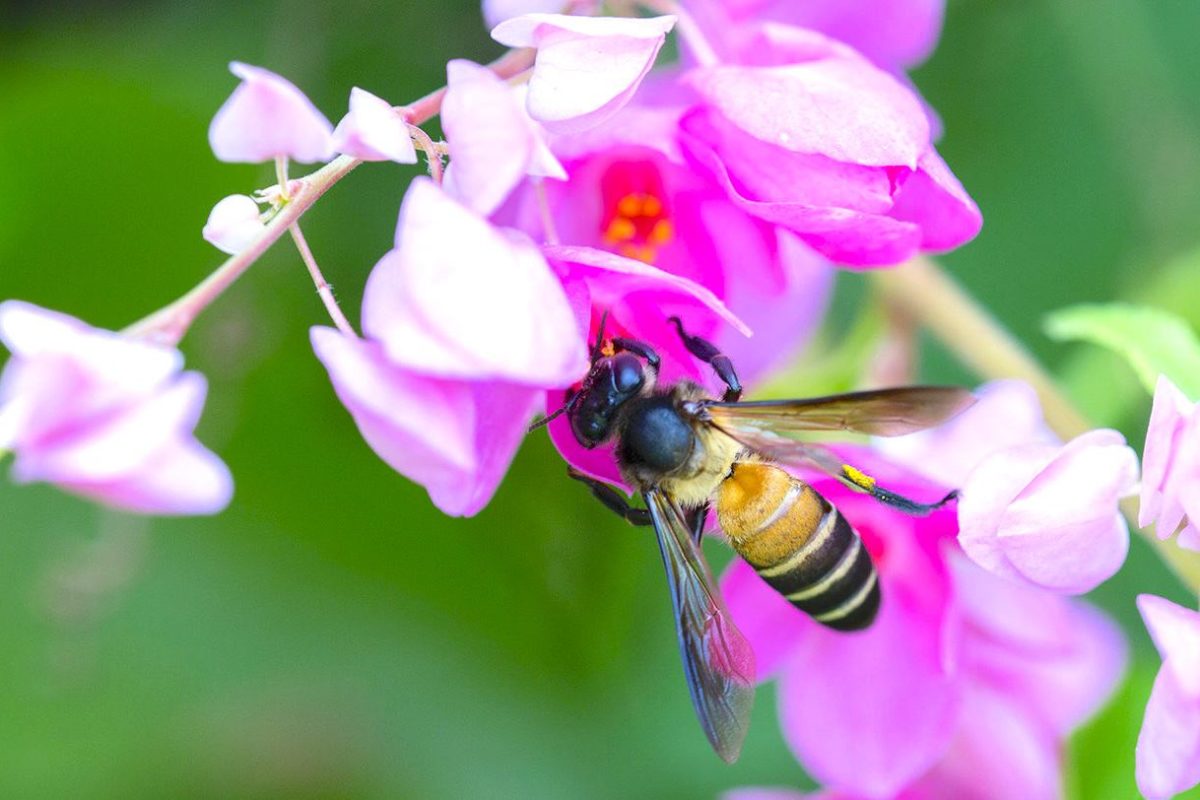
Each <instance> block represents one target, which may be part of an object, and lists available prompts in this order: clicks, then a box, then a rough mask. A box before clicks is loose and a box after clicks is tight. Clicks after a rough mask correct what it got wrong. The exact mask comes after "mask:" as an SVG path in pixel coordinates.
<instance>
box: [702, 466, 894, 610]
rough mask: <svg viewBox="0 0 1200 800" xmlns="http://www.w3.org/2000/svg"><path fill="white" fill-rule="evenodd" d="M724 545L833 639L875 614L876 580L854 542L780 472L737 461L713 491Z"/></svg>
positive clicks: (804, 487) (799, 484) (824, 506)
mask: <svg viewBox="0 0 1200 800" xmlns="http://www.w3.org/2000/svg"><path fill="white" fill-rule="evenodd" d="M717 516H718V518H719V520H720V523H721V529H722V530H723V531H725V535H727V536H728V537H729V541H730V544H732V545H733V548H734V549H735V550H737V552H738V554H739V555H740V556H741V557H742V558H744V559H745V560H746V561H747V562H748V563H749V564H750V566H752V567H754V569H755V571H757V572H758V574H759V575H761V576H762V578H763V579H764V580H765V581H766V582H767V583H768V584H770V585H771V587H772V588H774V589H775V590H776V591H778V592H779V593H780V594H782V595H783V596H784V597H786V598H787V599H788V600H790V601H791V602H792V604H793V605H794V606H796V607H797V608H799V609H800V610H801V611H804V612H805V613H806V614H809V615H810V616H812V618H813V619H815V620H817V621H818V622H820V623H822V624H824V625H828V626H829V627H830V628H835V629H837V630H840V631H856V630H861V629H863V628H865V627H867V626H868V625H870V624H871V622H872V620H874V619H875V614H876V612H877V611H878V610H879V578H878V575H877V574H876V572H875V566H874V565H873V564H872V563H871V556H870V554H868V553H867V548H866V547H864V546H863V543H862V540H861V539H859V538H858V534H856V533H855V532H854V529H853V528H851V527H850V523H848V522H846V518H845V517H843V516H842V515H841V514H840V513H839V512H838V510H837V509H836V508H834V507H833V506H832V505H830V504H829V501H828V500H826V499H825V498H824V497H822V496H821V495H819V494H817V493H816V492H815V491H813V489H812V487H810V486H809V485H808V484H806V483H804V482H803V481H801V480H798V479H796V478H794V477H792V476H791V475H789V474H788V473H787V472H785V471H784V470H782V469H780V468H779V467H776V466H772V465H771V464H764V463H761V462H754V461H740V462H738V463H736V464H735V465H734V467H733V470H732V472H731V473H730V475H729V477H728V478H726V479H725V481H724V482H723V483H722V484H721V486H720V488H719V489H718V490H717Z"/></svg>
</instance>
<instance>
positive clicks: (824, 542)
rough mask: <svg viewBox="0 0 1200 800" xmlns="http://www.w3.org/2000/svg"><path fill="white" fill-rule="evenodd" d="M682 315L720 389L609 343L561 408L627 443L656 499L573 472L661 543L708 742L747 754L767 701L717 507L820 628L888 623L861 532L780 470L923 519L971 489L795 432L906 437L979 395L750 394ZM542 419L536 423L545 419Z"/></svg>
mask: <svg viewBox="0 0 1200 800" xmlns="http://www.w3.org/2000/svg"><path fill="white" fill-rule="evenodd" d="M670 321H671V322H672V323H673V324H674V325H675V327H676V329H677V331H678V332H679V336H680V337H681V339H682V340H683V343H684V345H685V347H686V348H687V350H688V352H690V353H691V354H692V355H693V356H695V357H696V358H698V359H700V360H702V361H704V362H706V363H707V364H709V365H710V366H711V367H712V368H713V369H714V371H715V372H716V374H717V376H718V377H719V378H720V379H721V380H722V382H723V383H724V384H725V385H726V387H727V388H726V391H725V393H724V396H723V397H722V398H721V399H719V400H718V399H717V398H715V397H713V396H712V395H710V394H709V393H708V392H707V391H705V389H704V388H703V387H701V386H699V385H698V384H696V383H693V382H691V381H679V382H678V383H675V384H673V385H670V386H662V385H658V383H657V377H658V370H659V363H660V362H659V357H658V355H657V353H656V352H655V351H654V349H653V348H651V347H650V346H649V345H647V344H646V343H644V342H640V341H636V340H632V339H625V338H619V337H618V338H613V339H609V340H605V338H604V319H602V320H601V323H600V332H599V334H598V335H597V338H596V342H595V344H594V346H593V347H592V354H591V369H590V371H589V372H588V374H587V376H586V377H585V378H584V380H583V382H582V384H581V386H580V387H579V388H578V389H577V390H573V391H569V392H568V393H567V397H566V400H565V402H564V405H563V407H562V408H561V409H559V410H558V411H556V412H555V413H554V414H552V415H551V416H550V417H548V418H546V419H545V420H542V421H541V422H539V423H538V425H542V424H545V423H546V422H548V421H549V420H550V419H553V418H554V417H557V416H559V415H560V414H566V415H567V418H568V420H569V422H570V427H571V431H572V433H573V434H574V436H575V438H576V440H577V441H578V442H579V443H580V444H581V445H583V446H584V447H587V448H594V447H597V446H599V445H601V444H604V443H606V442H609V441H614V442H615V445H616V446H615V450H614V452H615V455H616V459H617V465H618V467H619V468H620V473H621V476H622V479H623V480H624V482H625V483H626V484H627V485H628V486H630V487H632V488H633V489H634V490H635V491H637V492H638V493H639V494H640V495H641V497H642V500H643V501H644V503H645V508H638V507H634V506H631V505H630V504H629V502H628V501H627V500H626V498H625V496H624V495H623V494H622V493H620V492H619V491H618V490H617V489H615V488H614V487H612V486H610V485H608V484H607V483H604V482H602V481H599V480H596V479H595V478H592V477H590V476H587V475H584V474H583V473H581V472H578V471H576V470H575V469H574V468H572V469H571V470H570V475H571V477H573V478H575V479H577V480H580V481H582V482H583V483H585V484H587V485H588V487H589V488H590V489H591V491H592V493H593V494H594V495H595V496H596V498H597V499H599V500H600V501H601V502H602V503H603V504H604V505H605V506H607V507H608V508H610V509H611V510H613V511H615V512H617V513H618V514H620V515H621V516H622V517H624V518H625V519H626V520H628V521H629V522H630V523H633V524H635V525H652V526H653V528H654V532H655V535H656V537H657V539H658V546H659V550H660V552H661V554H662V559H663V565H664V566H665V568H666V571H667V581H668V584H669V587H670V590H671V601H672V605H673V607H674V611H675V623H676V633H677V635H678V638H679V649H680V654H681V656H682V659H683V667H684V674H685V676H686V678H687V684H688V690H689V692H690V694H691V698H692V705H693V707H694V708H695V711H696V715H697V717H698V718H699V720H700V724H701V727H703V729H704V732H705V734H706V735H707V737H708V740H709V742H710V743H711V744H712V747H713V749H714V750H715V751H716V752H717V754H718V755H719V756H720V757H721V758H722V759H724V760H725V761H726V762H729V763H733V762H734V761H736V760H737V758H738V756H739V754H740V753H741V747H742V742H743V740H744V739H745V736H746V731H747V727H748V724H749V715H750V707H751V705H752V702H753V697H754V683H755V675H754V667H753V654H752V651H751V649H750V646H749V644H748V642H746V640H745V639H744V637H743V636H742V634H741V633H740V632H739V631H738V630H737V628H736V627H735V626H734V624H733V622H732V620H731V618H730V616H729V612H728V611H727V610H726V608H725V605H724V602H723V601H722V600H721V597H720V594H719V592H718V590H717V587H716V582H715V580H714V578H713V575H712V572H711V570H710V569H709V567H708V565H707V563H706V562H705V560H704V556H703V553H702V551H701V549H700V542H701V539H702V537H703V534H704V527H705V520H706V518H707V516H708V512H709V510H710V508H711V507H713V506H715V509H716V516H717V521H718V524H719V525H720V528H721V530H722V532H724V534H725V536H726V537H727V538H728V541H729V544H730V545H731V546H732V547H733V549H734V550H735V551H736V552H737V553H738V555H740V556H741V557H742V558H743V559H745V560H746V562H748V563H749V564H750V565H751V566H752V567H753V568H754V569H755V571H756V572H757V573H758V574H759V575H760V576H761V577H762V578H763V579H764V580H765V581H766V582H767V583H768V584H769V585H770V586H771V587H772V588H774V589H775V590H776V591H778V592H779V593H781V594H782V595H783V596H784V597H786V598H787V599H788V600H789V601H790V602H791V603H792V604H793V605H795V606H796V607H797V608H799V609H800V610H801V611H803V612H805V613H807V614H809V615H810V616H811V617H812V618H813V619H815V620H816V621H817V622H820V623H821V624H823V625H826V626H828V627H830V628H833V629H836V630H839V631H856V630H861V629H863V628H866V627H867V626H869V625H870V624H871V622H872V621H873V620H874V619H875V615H876V612H877V611H878V609H879V604H880V589H879V582H878V577H877V574H876V571H875V566H874V564H873V563H872V561H871V557H870V554H869V553H868V552H867V549H866V547H864V546H863V544H862V540H861V539H860V538H859V537H858V535H857V534H856V533H855V532H854V530H853V528H852V527H851V526H850V524H849V523H848V522H847V521H846V519H845V518H844V517H843V516H842V515H841V514H840V513H839V512H838V510H837V509H836V508H834V507H833V506H832V505H831V504H830V503H829V501H827V500H826V499H825V498H824V497H822V496H821V495H820V494H818V493H817V492H816V491H815V490H813V488H812V487H811V486H809V485H808V484H807V483H805V482H804V481H802V480H801V479H799V478H797V477H795V476H794V475H792V474H791V473H790V472H788V471H786V470H784V469H783V468H782V467H781V466H777V464H792V465H801V464H803V465H806V466H808V467H809V468H815V469H817V470H819V471H823V472H825V473H828V474H831V475H833V476H834V477H836V478H838V479H839V480H841V481H843V482H844V483H846V484H848V485H850V486H852V487H853V488H855V489H857V490H859V491H863V492H867V493H870V494H871V495H872V496H873V497H875V498H876V499H877V500H879V501H880V502H883V503H887V504H889V505H892V506H894V507H897V508H899V509H901V510H904V511H906V512H908V513H913V514H925V513H929V512H930V511H932V510H933V509H936V508H938V507H940V506H942V505H944V504H945V503H947V502H949V501H950V500H952V499H954V497H956V492H951V493H949V494H948V495H946V496H945V497H943V498H941V499H939V500H937V501H936V502H933V503H918V502H915V501H913V500H909V499H908V498H905V497H903V496H901V495H898V494H896V493H894V492H890V491H888V490H887V489H885V488H883V487H881V486H879V485H878V484H877V483H876V482H875V480H874V479H873V478H871V477H870V476H868V475H866V474H865V473H863V472H862V471H860V470H858V469H856V468H854V467H852V466H850V465H847V464H843V463H842V461H841V459H840V458H838V456H837V455H836V454H835V453H834V452H833V451H831V450H828V449H826V448H822V447H820V446H819V445H816V444H811V443H807V442H801V441H798V440H796V439H790V438H786V437H785V436H783V435H781V434H787V433H798V432H802V431H854V432H859V433H866V434H873V435H880V436H897V435H901V434H905V433H911V432H914V431H918V430H921V429H924V428H928V427H932V426H934V425H936V424H938V423H940V422H942V421H943V420H946V419H948V418H950V417H952V416H954V415H955V414H957V413H959V412H960V411H962V410H963V409H965V408H966V407H967V406H969V405H970V404H971V403H973V402H974V398H973V396H972V395H971V394H970V392H968V391H967V390H965V389H961V388H954V387H931V386H908V387H900V388H893V389H883V390H878V391H866V392H855V393H851V394H840V395H834V396H829V397H818V398H811V399H804V400H769V401H757V402H739V401H740V398H741V392H742V390H741V385H740V383H739V382H738V378H737V375H736V373H735V371H734V368H733V365H732V363H731V362H730V360H729V358H728V357H727V356H725V355H724V354H722V353H721V352H720V351H719V350H718V349H717V348H716V347H715V346H714V345H713V344H711V343H710V342H708V341H706V340H704V339H701V338H699V337H696V336H690V335H688V334H687V333H686V331H685V330H684V328H683V325H682V323H681V322H680V321H679V319H678V318H675V317H672V318H671V319H670ZM535 427H536V426H535Z"/></svg>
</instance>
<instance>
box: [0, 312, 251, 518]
mask: <svg viewBox="0 0 1200 800" xmlns="http://www.w3.org/2000/svg"><path fill="white" fill-rule="evenodd" d="M0 340H3V342H4V344H5V346H6V347H8V349H9V350H10V351H11V352H12V354H13V355H12V358H11V359H10V360H9V361H8V363H7V364H6V365H5V367H4V371H3V374H0V451H4V450H10V451H12V452H13V454H14V455H15V460H14V462H13V467H12V477H13V479H14V480H15V481H17V482H18V483H29V482H33V481H47V482H49V483H53V484H55V485H57V486H59V487H61V488H63V489H65V490H67V491H70V492H74V493H75V494H78V495H82V496H84V497H87V498H90V499H93V500H97V501H99V502H101V503H104V504H106V505H109V506H113V507H115V508H121V509H126V510H129V511H136V512H140V513H145V514H215V513H216V512H218V511H220V510H222V509H223V508H225V506H227V505H228V504H229V500H230V498H231V497H232V494H233V481H232V479H231V478H230V475H229V470H228V469H227V468H226V467H225V464H223V463H222V462H221V460H220V459H219V458H217V457H216V456H215V455H213V454H212V453H211V452H209V451H208V450H207V449H205V448H204V447H203V446H202V445H201V444H200V443H199V442H197V441H196V439H195V437H194V436H193V434H192V431H193V430H194V429H195V427H196V422H197V420H198V419H199V417H200V411H201V409H202V408H203V406H204V395H205V391H206V385H205V381H204V377H203V376H202V375H200V374H199V373H196V372H180V369H181V367H182V365H183V357H182V355H180V353H179V351H178V350H175V349H174V348H169V347H162V346H159V345H155V344H150V343H148V342H143V341H138V340H135V339H130V338H128V337H124V336H121V335H119V334H116V333H112V332H109V331H104V330H99V329H96V328H92V327H89V326H88V325H86V324H84V323H83V322H80V321H79V320H77V319H75V318H74V317H69V316H67V315H65V314H60V313H57V312H54V311H48V310H46V309H43V308H39V307H37V306H35V305H31V304H29V303H22V302H18V301H15V300H9V301H6V302H4V303H0Z"/></svg>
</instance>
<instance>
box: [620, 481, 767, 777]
mask: <svg viewBox="0 0 1200 800" xmlns="http://www.w3.org/2000/svg"><path fill="white" fill-rule="evenodd" d="M643 497H644V498H645V501H646V507H647V508H648V509H649V510H650V518H651V519H652V520H653V522H654V532H655V534H657V536H658V547H659V550H660V551H661V552H662V559H663V566H664V567H666V570H667V584H668V586H669V587H670V589H671V604H672V605H673V606H674V608H675V630H676V632H677V633H678V635H679V653H680V656H681V657H682V658H683V672H684V675H685V676H686V678H687V684H688V691H689V692H690V693H691V695H692V705H693V706H694V707H695V709H696V716H697V717H699V718H700V725H701V726H702V727H703V728H704V733H705V735H707V736H708V741H709V742H711V743H712V746H713V749H714V750H716V751H717V755H719V756H720V757H721V758H722V759H724V760H725V761H726V762H727V763H730V764H732V763H733V762H734V761H737V758H738V756H739V755H740V754H741V751H742V741H743V740H744V739H745V738H746V731H747V729H748V727H749V724H750V706H751V704H752V703H753V701H754V652H753V650H752V649H751V648H750V643H749V642H747V641H746V639H745V637H744V636H742V634H741V632H740V631H739V630H738V629H737V627H736V626H734V624H733V620H732V619H731V618H730V616H729V611H728V610H726V608H725V604H724V602H722V600H721V595H720V594H719V593H718V591H717V588H716V583H715V581H714V580H713V576H712V572H711V571H710V570H709V568H708V564H707V563H706V562H705V561H704V556H703V554H702V553H701V552H700V549H699V545H697V544H696V543H695V542H693V540H692V535H691V533H690V531H689V530H688V526H687V523H686V522H685V521H684V518H683V514H682V512H681V511H680V510H679V506H678V505H676V504H675V502H674V501H673V500H672V499H671V498H669V497H668V496H667V495H665V494H663V493H662V492H661V491H659V490H657V489H650V490H648V491H646V492H644V493H643Z"/></svg>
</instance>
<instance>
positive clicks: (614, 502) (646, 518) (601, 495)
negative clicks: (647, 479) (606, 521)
mask: <svg viewBox="0 0 1200 800" xmlns="http://www.w3.org/2000/svg"><path fill="white" fill-rule="evenodd" d="M567 475H569V476H571V477H572V478H574V479H575V480H577V481H579V482H580V483H582V484H584V485H585V486H587V487H588V488H589V489H591V490H592V495H593V496H595V498H596V499H597V500H599V501H600V502H601V503H603V504H604V506H605V508H607V509H608V510H610V511H612V512H614V513H615V514H617V515H619V516H620V517H622V518H623V519H624V520H625V521H626V522H628V523H629V524H630V525H650V524H652V521H651V519H650V512H649V511H648V510H647V509H644V508H634V507H633V506H631V505H629V501H628V500H626V499H625V498H624V497H623V496H622V495H621V493H620V492H618V491H617V490H616V489H614V488H613V487H611V486H609V485H608V484H607V483H605V482H604V481H598V480H596V479H595V478H592V477H589V476H587V475H584V474H583V473H582V472H580V471H579V470H577V469H575V468H574V467H567Z"/></svg>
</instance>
